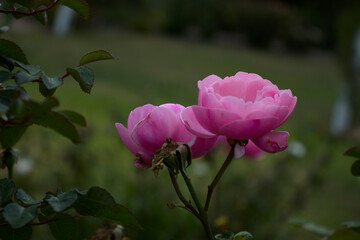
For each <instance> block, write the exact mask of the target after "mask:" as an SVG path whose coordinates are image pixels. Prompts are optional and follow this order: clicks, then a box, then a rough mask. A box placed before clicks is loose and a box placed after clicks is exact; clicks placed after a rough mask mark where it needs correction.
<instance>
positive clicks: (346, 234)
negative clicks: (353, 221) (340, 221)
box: [327, 228, 360, 240]
mask: <svg viewBox="0 0 360 240" xmlns="http://www.w3.org/2000/svg"><path fill="white" fill-rule="evenodd" d="M359 239H360V233H359V232H357V231H354V230H353V229H351V228H349V229H341V230H337V231H336V232H334V233H333V234H331V235H330V236H329V237H328V238H327V240H359Z"/></svg>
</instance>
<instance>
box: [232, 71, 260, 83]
mask: <svg viewBox="0 0 360 240" xmlns="http://www.w3.org/2000/svg"><path fill="white" fill-rule="evenodd" d="M235 77H238V78H240V79H241V80H244V81H245V82H250V81H253V80H258V79H262V77H260V76H259V75H257V74H256V73H247V72H238V73H236V74H235Z"/></svg>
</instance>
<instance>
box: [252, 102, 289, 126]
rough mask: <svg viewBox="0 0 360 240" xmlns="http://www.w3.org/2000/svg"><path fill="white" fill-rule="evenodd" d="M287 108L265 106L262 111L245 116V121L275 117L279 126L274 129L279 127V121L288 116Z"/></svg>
mask: <svg viewBox="0 0 360 240" xmlns="http://www.w3.org/2000/svg"><path fill="white" fill-rule="evenodd" d="M288 113H289V108H288V107H287V106H279V105H270V106H266V107H265V109H263V110H262V111H256V112H252V113H250V114H249V115H247V117H246V118H247V119H254V118H265V117H276V118H278V119H279V124H278V125H277V126H276V127H275V128H277V127H279V126H280V125H281V124H280V123H281V121H282V120H283V119H284V118H285V117H286V116H287V115H288Z"/></svg>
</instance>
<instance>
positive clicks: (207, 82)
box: [198, 74, 222, 89]
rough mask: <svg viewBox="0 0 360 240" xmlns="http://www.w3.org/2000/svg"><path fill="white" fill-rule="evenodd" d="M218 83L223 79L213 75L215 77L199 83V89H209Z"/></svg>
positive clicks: (208, 77)
mask: <svg viewBox="0 0 360 240" xmlns="http://www.w3.org/2000/svg"><path fill="white" fill-rule="evenodd" d="M217 81H222V79H221V78H220V77H218V76H216V75H214V74H213V75H210V76H207V77H206V78H204V79H203V80H201V81H198V87H199V89H202V88H205V87H209V86H211V85H212V84H213V83H215V82H217Z"/></svg>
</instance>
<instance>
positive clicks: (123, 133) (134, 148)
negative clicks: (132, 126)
mask: <svg viewBox="0 0 360 240" xmlns="http://www.w3.org/2000/svg"><path fill="white" fill-rule="evenodd" d="M115 126H116V128H117V130H118V133H119V135H120V138H121V140H122V141H123V143H124V144H125V146H126V147H127V148H128V149H129V150H130V152H132V153H133V154H135V155H136V154H137V153H138V152H139V151H140V150H141V147H140V146H138V145H137V144H136V143H134V141H133V140H132V138H131V136H130V132H129V130H128V129H127V128H126V127H124V125H122V124H121V123H115Z"/></svg>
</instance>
